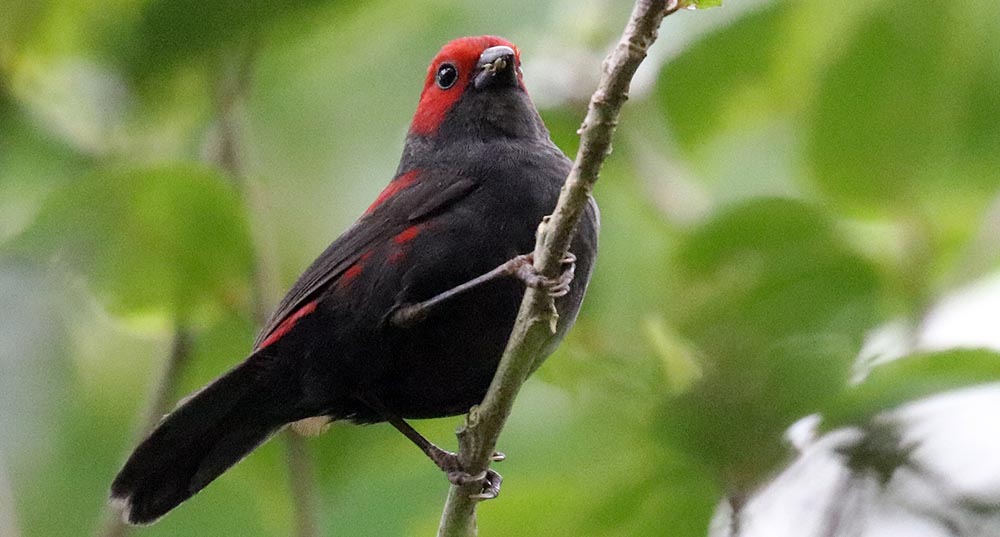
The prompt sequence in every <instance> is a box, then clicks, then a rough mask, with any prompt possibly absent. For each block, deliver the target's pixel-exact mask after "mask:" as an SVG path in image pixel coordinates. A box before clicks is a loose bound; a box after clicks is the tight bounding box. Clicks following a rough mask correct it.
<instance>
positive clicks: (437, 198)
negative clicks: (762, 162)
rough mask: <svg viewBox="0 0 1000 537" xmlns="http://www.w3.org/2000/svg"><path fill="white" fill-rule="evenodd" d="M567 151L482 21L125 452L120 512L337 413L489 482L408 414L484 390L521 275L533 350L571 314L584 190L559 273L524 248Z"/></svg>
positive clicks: (577, 285) (458, 475) (547, 208)
mask: <svg viewBox="0 0 1000 537" xmlns="http://www.w3.org/2000/svg"><path fill="white" fill-rule="evenodd" d="M571 165H572V163H571V161H570V160H569V159H568V158H567V157H566V156H565V155H564V154H563V152H562V151H561V150H560V149H559V148H558V147H557V146H556V145H555V143H554V142H553V141H552V140H551V137H550V135H549V131H548V129H547V128H546V126H545V124H544V122H543V121H542V118H541V116H540V115H539V113H538V111H537V109H536V107H535V106H534V104H533V102H532V100H531V98H530V96H529V95H528V92H527V89H526V87H525V84H524V75H523V72H522V70H521V58H520V51H519V50H518V48H517V47H516V46H515V45H513V44H512V43H511V42H510V41H508V40H506V39H504V38H501V37H496V36H489V35H484V36H476V37H463V38H459V39H455V40H452V41H450V42H448V43H447V44H445V45H444V46H443V47H442V48H441V49H440V51H439V52H438V53H437V55H436V56H435V57H434V59H433V61H432V62H431V64H430V66H429V67H428V70H427V75H426V78H425V80H424V85H423V90H422V91H421V93H420V98H419V101H418V104H417V109H416V112H415V114H414V116H413V120H412V122H411V124H410V127H409V130H408V132H407V135H406V139H405V143H404V147H403V152H402V156H401V158H400V161H399V166H398V168H397V170H396V173H395V175H394V177H393V178H392V180H391V181H390V182H389V183H388V185H387V186H386V187H385V188H384V190H382V192H381V193H380V194H379V195H378V197H377V198H376V199H375V201H374V202H373V203H372V204H371V205H370V206H369V207H368V208H367V210H365V211H364V213H363V214H362V215H361V216H360V217H359V218H358V219H357V220H356V221H355V222H354V223H353V224H352V225H351V226H350V227H349V228H348V229H347V230H346V231H344V233H343V234H341V235H340V236H339V237H338V238H337V239H335V240H334V241H333V243H332V244H330V245H329V246H328V247H327V248H326V249H325V250H324V251H323V252H322V253H321V254H320V256H319V257H318V258H317V259H316V260H315V261H314V262H313V263H312V264H311V265H310V266H309V267H308V268H307V269H306V270H305V272H304V273H302V275H301V276H300V277H299V278H298V280H297V281H296V282H295V284H294V285H293V286H292V287H291V289H290V290H289V291H288V293H287V295H286V296H285V297H284V298H283V299H282V300H281V301H280V303H279V304H278V306H277V307H276V309H275V311H274V313H273V315H272V316H271V318H270V320H269V321H268V322H267V323H266V324H264V326H263V329H262V330H261V331H260V332H259V334H258V336H257V338H256V341H255V342H254V343H253V348H252V351H251V352H250V353H249V356H248V357H246V358H245V359H244V360H243V361H242V362H241V363H239V364H238V365H236V366H235V367H233V368H232V369H230V370H229V371H228V372H226V373H224V374H222V375H221V376H220V377H218V378H217V379H216V380H214V381H213V382H211V383H209V384H208V385H206V386H205V387H203V388H201V389H200V390H198V391H196V392H194V393H193V394H191V395H189V396H188V397H186V398H184V399H182V400H181V401H180V402H179V403H178V406H177V407H176V408H175V409H174V410H173V411H172V412H171V413H169V414H167V415H166V416H165V417H164V418H163V419H162V420H161V421H160V423H159V424H158V425H157V426H156V427H155V428H154V429H153V430H152V432H151V433H149V435H148V436H147V437H146V438H145V439H144V440H143V441H141V443H139V445H138V446H137V447H136V448H135V449H134V451H133V452H132V453H131V455H130V456H129V457H128V459H127V461H126V462H125V463H124V465H123V467H122V468H121V470H120V472H119V473H118V474H117V476H116V477H115V478H114V480H113V483H112V485H111V490H110V500H111V502H112V503H113V504H115V505H117V506H118V508H119V509H120V511H121V513H122V516H123V518H124V520H125V521H126V522H128V523H131V524H149V523H152V522H155V521H156V520H158V519H159V518H160V517H162V516H163V515H165V514H166V513H167V512H169V511H171V510H172V509H174V508H175V507H177V506H178V505H179V504H181V503H182V502H184V501H186V500H188V499H189V498H191V497H192V496H193V495H195V494H196V493H197V492H199V491H200V490H202V489H203V488H204V487H205V486H207V485H208V484H209V483H210V482H212V481H213V480H214V479H216V478H217V477H219V476H220V475H221V474H222V473H223V472H225V471H226V470H227V469H229V468H230V467H232V466H233V465H234V464H236V463H237V462H239V461H240V460H241V459H243V458H244V457H246V456H247V455H248V454H249V453H250V452H251V451H253V450H254V449H255V448H256V447H258V446H259V445H261V444H262V443H263V442H265V441H266V440H267V439H268V438H270V437H271V436H272V435H274V434H275V433H276V432H278V431H280V430H282V429H283V428H285V427H287V426H292V427H293V428H295V429H297V430H300V431H305V432H317V431H319V430H322V429H323V428H324V426H325V425H327V424H329V423H330V422H333V421H337V420H342V421H348V422H352V423H356V424H362V425H365V424H374V423H385V422H388V423H389V424H391V425H392V426H394V427H395V428H396V429H398V430H399V431H400V432H402V433H403V434H404V435H406V436H407V438H409V439H410V440H411V441H413V442H414V443H415V444H416V445H417V446H418V447H419V448H420V449H421V450H422V451H423V452H424V453H425V454H426V455H427V456H428V457H429V458H430V459H431V460H432V461H433V462H434V463H435V464H436V465H437V466H438V467H439V468H441V470H443V471H444V472H445V473H446V475H447V477H448V479H449V481H451V482H452V483H470V482H476V483H478V484H480V485H481V488H482V491H481V492H480V493H479V494H478V497H480V498H492V497H494V496H496V494H497V493H498V492H499V485H500V479H501V478H500V476H499V474H497V473H496V472H495V471H493V470H489V471H488V472H487V473H486V474H485V475H484V474H482V473H480V474H478V475H470V474H469V473H467V472H465V470H464V468H462V465H461V463H460V462H459V459H458V456H457V455H456V454H455V453H452V452H449V451H445V450H443V449H441V448H439V447H437V446H436V445H434V444H433V443H431V442H430V441H428V440H427V439H426V438H424V437H423V436H422V435H421V434H420V433H419V432H417V431H416V430H415V429H414V428H413V427H412V426H411V425H410V424H409V423H408V422H407V421H406V420H409V419H422V418H435V417H445V416H455V415H460V414H464V413H467V412H468V411H469V409H470V408H471V407H472V406H474V405H476V404H479V403H480V402H481V401H482V399H483V397H484V395H485V394H486V391H487V389H488V387H489V385H490V382H491V380H492V378H493V376H494V374H495V372H496V369H497V365H498V363H499V361H500V358H501V355H502V354H503V350H504V348H505V345H506V342H507V339H508V338H509V336H510V334H511V331H512V328H513V325H514V321H515V317H516V315H517V311H518V307H519V305H520V302H521V300H522V298H523V296H524V293H525V289H526V287H527V286H533V287H537V288H542V289H546V290H547V291H548V292H549V294H550V295H551V296H552V297H553V298H554V301H555V305H556V308H557V311H558V313H559V317H558V323H557V326H556V330H555V333H554V334H553V335H552V337H551V340H550V342H549V343H548V345H547V347H546V349H545V354H546V355H547V354H549V353H551V351H552V350H554V348H555V346H556V345H557V344H558V342H559V340H561V339H562V338H563V337H564V336H565V334H566V332H567V330H569V328H570V326H571V325H572V324H573V322H574V321H575V319H576V317H577V313H578V311H579V309H580V306H581V303H582V301H583V297H584V294H585V292H586V288H587V285H588V282H589V280H590V276H591V273H592V269H593V267H594V262H595V259H596V255H597V238H598V231H599V210H598V208H597V204H596V203H595V202H594V200H593V198H590V199H589V200H588V203H587V206H586V208H585V210H584V214H583V216H582V219H581V222H580V223H579V225H578V227H577V229H576V231H575V236H574V238H573V241H572V243H571V247H570V254H569V255H567V257H566V258H565V259H563V272H562V274H561V275H560V276H559V277H557V278H546V277H543V276H541V275H540V274H539V273H538V272H536V271H535V270H534V268H533V265H532V260H533V259H532V256H531V253H530V252H532V251H533V249H534V244H535V232H536V228H537V226H538V224H539V222H540V221H541V220H542V219H543V217H545V216H546V215H548V214H550V213H551V212H552V210H553V209H554V207H555V205H556V202H557V200H558V197H559V193H560V189H561V187H562V185H563V182H564V181H565V178H566V177H567V175H568V174H569V171H570V168H571ZM536 367H537V366H536ZM495 457H496V459H497V460H499V459H500V458H501V457H502V454H499V453H498V454H496V456H495Z"/></svg>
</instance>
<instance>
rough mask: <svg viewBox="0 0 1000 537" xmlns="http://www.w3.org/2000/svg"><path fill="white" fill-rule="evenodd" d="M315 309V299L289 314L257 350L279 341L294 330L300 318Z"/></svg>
mask: <svg viewBox="0 0 1000 537" xmlns="http://www.w3.org/2000/svg"><path fill="white" fill-rule="evenodd" d="M314 311H316V301H315V300H313V301H312V302H310V303H308V304H306V305H305V306H302V307H301V308H299V309H298V310H297V311H296V312H295V313H293V314H291V315H289V316H288V318H287V319H285V320H284V321H281V324H279V325H278V327H277V328H275V329H274V332H271V335H269V336H267V339H265V340H264V341H262V342H261V344H260V346H259V347H257V350H261V349H263V348H265V347H267V346H268V345H271V344H272V343H274V342H275V341H278V340H279V339H281V338H282V337H284V335H285V334H287V333H288V332H290V331H291V330H292V327H293V326H295V323H297V322H299V319H301V318H303V317H305V316H306V315H309V314H310V313H312V312H314Z"/></svg>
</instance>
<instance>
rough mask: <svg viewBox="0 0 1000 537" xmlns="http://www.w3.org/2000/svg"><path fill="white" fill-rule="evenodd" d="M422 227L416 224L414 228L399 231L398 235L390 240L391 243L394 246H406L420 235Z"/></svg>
mask: <svg viewBox="0 0 1000 537" xmlns="http://www.w3.org/2000/svg"><path fill="white" fill-rule="evenodd" d="M422 227H423V226H421V225H420V224H417V225H415V226H410V227H408V228H406V229H404V230H403V231H401V232H400V233H399V235H396V236H395V237H393V238H392V242H394V243H396V244H406V243H408V242H410V241H412V240H413V239H415V238H416V237H417V235H419V234H420V228H422Z"/></svg>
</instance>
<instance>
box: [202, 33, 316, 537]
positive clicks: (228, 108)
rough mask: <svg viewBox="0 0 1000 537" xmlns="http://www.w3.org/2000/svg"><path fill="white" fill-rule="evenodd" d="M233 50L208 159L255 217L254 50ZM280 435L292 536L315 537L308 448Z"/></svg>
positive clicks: (289, 434) (259, 295)
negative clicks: (250, 113) (246, 150)
mask: <svg viewBox="0 0 1000 537" xmlns="http://www.w3.org/2000/svg"><path fill="white" fill-rule="evenodd" d="M237 49H238V50H237V51H236V54H232V55H229V54H227V55H226V56H225V57H224V58H223V61H222V67H221V68H220V69H219V79H218V81H217V83H216V88H215V89H216V92H215V106H216V117H217V121H218V140H217V145H216V147H215V152H214V157H215V158H214V160H215V161H216V163H217V164H218V165H219V167H220V168H222V169H223V170H225V171H226V173H227V174H228V175H229V177H230V179H232V181H233V184H234V185H236V188H238V189H239V190H240V194H241V195H242V197H243V202H244V204H245V205H246V206H247V212H248V213H250V214H257V213H260V212H261V211H260V210H259V207H258V204H257V199H258V197H257V196H256V194H255V192H254V191H253V186H252V185H251V182H250V180H249V179H248V178H247V176H246V170H245V169H244V165H243V160H242V158H241V153H240V151H241V150H240V139H241V136H240V107H241V106H242V104H243V100H244V98H245V97H246V95H247V92H248V91H249V90H250V86H251V83H252V82H253V67H254V64H255V60H256V56H257V54H256V52H257V47H256V45H255V44H254V43H251V42H247V43H244V44H243V45H242V46H239V47H237ZM257 235H259V233H258V234H257ZM255 238H256V237H255ZM260 243H261V241H259V240H255V248H254V262H253V267H252V271H253V274H252V277H253V287H252V294H253V296H252V300H253V309H254V317H255V318H256V320H257V323H258V324H259V325H263V323H265V322H266V321H267V317H268V315H269V314H270V311H271V308H272V307H273V306H272V305H273V303H274V301H275V299H276V296H277V295H276V293H275V292H274V289H273V285H272V283H271V282H273V281H274V279H273V278H271V277H269V276H270V270H269V269H270V267H272V266H274V265H273V263H271V262H270V260H269V259H267V258H266V256H265V255H264V252H265V251H267V250H265V248H263V247H262V246H261V244H260ZM281 437H282V440H283V441H284V444H285V453H286V455H285V459H286V461H287V464H288V481H289V489H290V490H291V493H292V505H293V508H294V516H295V528H296V533H295V535H296V536H297V537H318V535H319V525H318V523H317V519H316V507H317V504H316V486H315V482H314V480H313V479H314V472H313V461H312V457H311V455H310V453H309V446H308V445H307V444H306V442H305V439H303V438H302V437H300V436H298V435H297V434H296V433H295V432H293V431H291V430H287V431H285V432H283V433H281Z"/></svg>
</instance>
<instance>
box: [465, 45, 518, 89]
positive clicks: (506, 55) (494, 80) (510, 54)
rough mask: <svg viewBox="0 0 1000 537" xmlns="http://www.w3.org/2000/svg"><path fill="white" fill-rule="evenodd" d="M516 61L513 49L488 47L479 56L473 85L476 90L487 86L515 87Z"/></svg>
mask: <svg viewBox="0 0 1000 537" xmlns="http://www.w3.org/2000/svg"><path fill="white" fill-rule="evenodd" d="M516 63H517V59H516V58H515V57H514V49H512V48H510V47H505V46H502V45H501V46H496V47H490V48H488V49H486V50H484V51H483V53H482V54H480V55H479V61H478V62H476V70H475V73H474V75H473V77H474V78H473V84H474V85H475V87H476V89H483V88H485V87H488V86H498V85H502V86H516V85H517V65H516Z"/></svg>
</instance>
